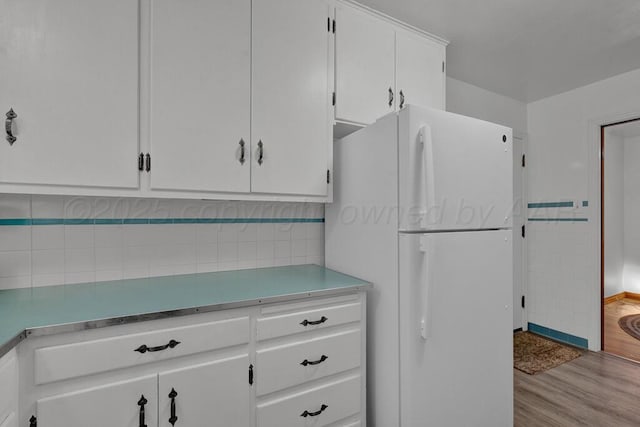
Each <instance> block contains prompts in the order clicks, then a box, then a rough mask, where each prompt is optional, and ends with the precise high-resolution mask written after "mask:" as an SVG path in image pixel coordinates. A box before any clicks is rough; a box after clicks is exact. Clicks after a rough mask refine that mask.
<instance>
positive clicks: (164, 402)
mask: <svg viewBox="0 0 640 427" xmlns="http://www.w3.org/2000/svg"><path fill="white" fill-rule="evenodd" d="M248 369H249V356H248V355H247V354H244V355H241V356H236V357H231V358H228V359H221V360H216V361H214V362H210V363H205V364H202V365H197V366H191V367H187V368H183V369H177V370H174V371H167V372H163V373H161V374H160V381H159V392H160V419H159V426H160V427H164V426H167V427H169V426H171V421H170V420H171V419H172V417H174V416H175V417H176V418H173V419H174V421H175V420H176V419H177V422H176V424H175V425H176V426H180V427H202V426H208V427H217V426H219V427H228V426H237V427H243V426H249V424H250V420H251V417H250V414H251V406H250V394H251V386H250V385H249V381H248V378H249V377H248V372H249V371H248ZM172 408H173V411H172Z"/></svg>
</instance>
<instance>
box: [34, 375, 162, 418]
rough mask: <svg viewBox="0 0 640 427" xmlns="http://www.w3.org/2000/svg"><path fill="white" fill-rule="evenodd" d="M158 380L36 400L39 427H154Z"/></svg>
mask: <svg viewBox="0 0 640 427" xmlns="http://www.w3.org/2000/svg"><path fill="white" fill-rule="evenodd" d="M156 396H157V376H156V375H151V376H147V377H142V378H137V379H134V380H130V381H124V382H120V383H115V384H109V385H105V386H101V387H95V388H91V389H87V390H81V391H77V392H73V393H67V394H63V395H60V396H54V397H51V398H46V399H41V400H38V402H37V404H36V406H37V412H38V414H37V418H38V425H41V426H44V427H87V426H91V427H114V426H118V427H139V426H140V424H141V423H140V422H139V421H140V420H141V412H142V411H143V406H141V403H142V401H141V398H142V397H144V398H145V399H146V404H145V405H144V421H145V422H144V423H145V424H146V425H148V426H150V427H151V426H155V425H157V419H156V417H157V413H158V412H157V410H158V406H157V400H156V399H157V397H156Z"/></svg>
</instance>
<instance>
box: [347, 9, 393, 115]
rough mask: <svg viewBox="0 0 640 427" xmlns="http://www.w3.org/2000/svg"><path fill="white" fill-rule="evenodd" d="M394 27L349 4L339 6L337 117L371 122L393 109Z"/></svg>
mask: <svg viewBox="0 0 640 427" xmlns="http://www.w3.org/2000/svg"><path fill="white" fill-rule="evenodd" d="M389 90H391V91H393V93H394V98H395V31H394V28H393V27H392V26H391V25H390V24H388V23H385V22H383V21H381V20H379V19H377V18H375V17H373V16H371V15H369V14H367V13H365V12H361V11H359V10H355V9H352V8H350V7H344V6H343V7H339V8H338V9H337V10H336V119H337V120H342V121H348V122H354V123H360V124H370V123H373V122H375V121H376V120H377V119H378V118H379V117H382V116H383V115H385V114H387V113H389V112H391V111H393V110H394V105H395V104H394V102H395V99H394V102H391V105H389V104H390V103H389V99H390V98H389Z"/></svg>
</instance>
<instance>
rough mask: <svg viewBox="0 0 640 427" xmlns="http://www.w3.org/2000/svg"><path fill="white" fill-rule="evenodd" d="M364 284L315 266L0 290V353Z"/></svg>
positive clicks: (347, 288)
mask: <svg viewBox="0 0 640 427" xmlns="http://www.w3.org/2000/svg"><path fill="white" fill-rule="evenodd" d="M370 286H371V284H369V283H367V282H365V281H362V280H360V279H356V278H355V277H352V276H347V275H345V274H341V273H338V272H336V271H333V270H329V269H326V268H324V267H319V266H317V265H300V266H288V267H272V268H259V269H253V270H237V271H221V272H216V273H198V274H185V275H179V276H164V277H153V278H146V279H130V280H117V281H111V282H96V283H85V284H74V285H61V286H48V287H42V288H29V289H12V290H2V291H0V357H1V356H2V355H4V354H6V353H7V352H8V351H9V350H11V348H13V347H14V346H15V345H16V344H17V343H19V342H20V341H22V340H23V339H25V338H26V337H27V336H31V335H45V334H53V333H60V332H69V331H75V330H82V329H91V328H98V327H104V326H110V325H117V324H123V323H130V322H136V321H143V320H151V319H154V318H160V317H167V316H168V315H186V314H193V313H198V312H206V311H214V310H222V309H227V308H235V307H243V306H250V305H256V304H265V303H271V302H278V301H289V300H295V299H300V298H305V297H309V296H322V295H332V294H340V293H344V292H349V291H354V290H361V289H366V288H368V287H370Z"/></svg>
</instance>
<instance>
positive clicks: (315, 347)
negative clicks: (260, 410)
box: [256, 329, 361, 395]
mask: <svg viewBox="0 0 640 427" xmlns="http://www.w3.org/2000/svg"><path fill="white" fill-rule="evenodd" d="M360 348H361V340H360V329H357V330H353V331H348V332H343V333H339V334H335V335H329V336H324V337H318V338H314V339H310V340H305V341H296V342H294V343H292V344H287V345H281V346H277V347H272V348H268V349H264V350H258V351H257V354H256V368H257V370H256V372H257V373H258V375H257V377H256V386H257V394H258V395H262V394H266V393H271V392H274V391H277V390H282V389H284V388H287V387H291V386H294V385H298V384H303V383H305V382H307V381H311V380H315V379H318V378H322V377H325V376H328V375H332V374H336V373H338V372H343V371H346V370H348V369H353V368H356V367H358V366H360V357H361V355H360ZM305 361H306V362H305Z"/></svg>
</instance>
